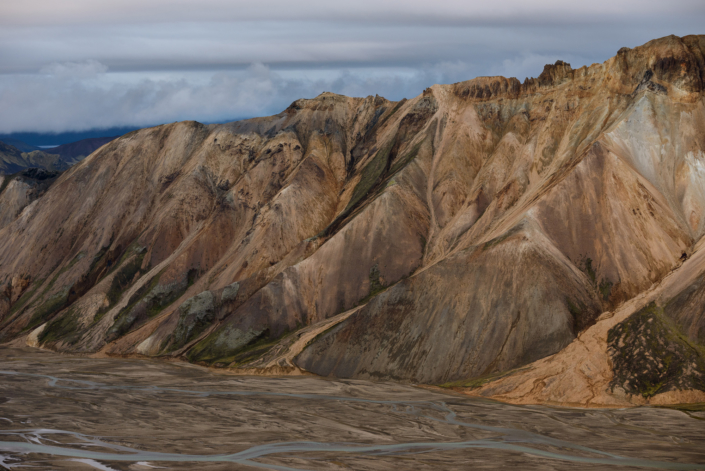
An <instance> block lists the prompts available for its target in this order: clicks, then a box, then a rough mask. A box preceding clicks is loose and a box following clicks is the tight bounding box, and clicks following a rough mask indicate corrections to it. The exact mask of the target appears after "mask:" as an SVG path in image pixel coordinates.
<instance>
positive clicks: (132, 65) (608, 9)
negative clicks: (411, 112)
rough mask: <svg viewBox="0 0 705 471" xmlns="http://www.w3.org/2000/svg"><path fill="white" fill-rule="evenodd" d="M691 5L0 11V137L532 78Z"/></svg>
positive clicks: (511, 1)
mask: <svg viewBox="0 0 705 471" xmlns="http://www.w3.org/2000/svg"><path fill="white" fill-rule="evenodd" d="M704 20H705V0H669V1H668V2H666V1H663V0H658V1H654V0H591V1H589V2H585V1H581V2H577V1H565V0H563V1H558V0H533V1H530V0H502V1H488V0H483V1H474V0H434V1H431V0H425V1H419V0H391V1H390V0H358V1H345V2H344V1H335V0H326V1H321V0H298V1H291V0H289V1H283V0H273V1H269V0H260V1H252V0H248V1H240V0H198V1H191V0H100V1H96V0H62V1H56V0H21V1H20V0H3V1H2V2H0V134H11V133H44V134H46V133H66V132H74V133H75V132H83V131H89V130H96V129H97V130H100V129H107V128H116V127H121V128H136V127H144V126H151V125H156V124H161V123H167V122H173V121H180V120H186V119H193V120H197V121H201V122H205V123H210V122H224V121H232V120H236V119H242V118H248V117H254V116H265V115H270V114H275V113H278V112H280V111H282V110H283V109H285V108H286V107H287V106H288V105H289V104H290V103H291V102H293V101H294V100H296V99H298V98H312V97H315V96H317V95H318V94H320V93H322V92H324V91H332V92H336V93H342V94H345V95H349V96H367V95H374V94H379V95H381V96H384V97H386V98H388V99H390V100H399V99H401V98H405V97H406V98H411V97H414V96H416V95H418V94H420V93H421V92H422V91H423V89H424V88H426V87H428V86H430V85H433V84H435V83H453V82H458V81H462V80H468V79H471V78H474V77H477V76H486V75H504V76H507V77H517V78H519V79H520V80H522V81H523V80H524V78H525V77H536V76H538V75H539V74H540V73H541V71H542V70H543V66H544V64H547V63H553V62H555V61H556V60H558V59H561V60H564V61H566V62H569V63H571V65H572V66H573V67H574V68H577V67H580V66H582V65H590V64H592V63H595V62H603V61H605V60H607V59H609V58H610V57H611V56H613V55H615V53H616V52H617V50H618V49H619V48H621V47H623V46H627V47H635V46H638V45H641V44H643V43H645V42H647V41H649V40H651V39H655V38H658V37H662V36H667V35H669V34H675V35H678V36H685V35H687V34H705V26H703V25H704V24H705V21H704Z"/></svg>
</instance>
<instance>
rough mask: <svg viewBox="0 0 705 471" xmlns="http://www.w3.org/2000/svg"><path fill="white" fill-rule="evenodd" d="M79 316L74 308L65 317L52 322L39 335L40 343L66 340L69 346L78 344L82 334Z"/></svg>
mask: <svg viewBox="0 0 705 471" xmlns="http://www.w3.org/2000/svg"><path fill="white" fill-rule="evenodd" d="M79 327H80V323H79V316H78V313H77V312H76V310H75V309H74V308H71V309H69V310H68V311H67V312H66V313H65V314H64V315H63V316H60V317H58V318H56V319H54V320H52V321H50V322H49V323H48V324H47V325H46V327H44V330H42V333H41V334H40V335H39V343H40V344H45V343H54V342H57V341H59V340H64V341H65V342H66V343H68V344H69V345H74V344H75V343H76V342H78V340H79V338H80V334H79V332H78V329H79Z"/></svg>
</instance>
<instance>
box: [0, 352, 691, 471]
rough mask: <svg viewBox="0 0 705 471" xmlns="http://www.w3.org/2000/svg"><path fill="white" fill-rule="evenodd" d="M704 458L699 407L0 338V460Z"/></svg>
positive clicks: (309, 465) (149, 463)
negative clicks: (12, 344) (560, 397)
mask: <svg viewBox="0 0 705 471" xmlns="http://www.w3.org/2000/svg"><path fill="white" fill-rule="evenodd" d="M2 468H4V469H11V470H14V469H71V470H74V469H75V470H83V469H85V470H91V469H98V470H150V469H198V470H230V469H243V470H247V469H251V470H254V469H273V470H350V469H354V470H388V469H404V470H407V469H414V470H417V469H418V470H439V469H443V470H446V469H447V470H453V469H458V470H460V469H463V470H465V469H508V468H514V469H556V470H559V469H594V470H598V469H600V470H602V469H614V470H618V469H682V470H691V469H692V470H695V469H703V470H705V413H704V412H698V411H688V410H685V411H683V410H676V409H665V408H654V407H639V408H632V409H571V408H556V407H545V406H514V405H508V404H502V403H498V402H493V401H488V400H481V399H474V398H467V397H464V396H460V395H455V394H444V393H443V392H436V391H431V390H428V389H422V388H418V387H414V386H413V385H402V384H396V383H376V382H368V381H358V380H329V379H323V378H318V377H314V376H303V377H245V376H234V375H228V374H224V373H223V372H221V371H218V370H210V369H207V368H203V367H199V366H195V365H190V364H185V363H167V362H161V361H149V360H142V359H114V358H110V359H95V358H88V357H80V356H68V355H60V354H56V353H52V352H45V351H37V350H29V349H11V348H0V469H2Z"/></svg>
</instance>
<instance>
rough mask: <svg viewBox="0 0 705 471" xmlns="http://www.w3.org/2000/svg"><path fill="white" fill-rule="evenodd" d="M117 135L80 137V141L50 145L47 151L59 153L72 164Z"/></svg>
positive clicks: (65, 160)
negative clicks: (55, 145)
mask: <svg viewBox="0 0 705 471" xmlns="http://www.w3.org/2000/svg"><path fill="white" fill-rule="evenodd" d="M117 137H118V136H112V137H92V138H89V139H81V140H80V141H76V142H71V143H69V144H63V145H60V146H58V147H52V148H51V149H48V152H51V153H52V154H57V155H60V156H61V159H62V160H63V161H64V162H66V163H67V164H69V165H73V164H75V163H77V162H80V161H81V160H83V159H84V158H86V157H88V156H89V155H91V154H92V153H93V152H95V151H96V150H98V149H99V148H101V147H102V146H104V145H105V144H107V143H108V142H110V141H112V140H114V139H116V138H117Z"/></svg>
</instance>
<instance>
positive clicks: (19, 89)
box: [0, 61, 468, 133]
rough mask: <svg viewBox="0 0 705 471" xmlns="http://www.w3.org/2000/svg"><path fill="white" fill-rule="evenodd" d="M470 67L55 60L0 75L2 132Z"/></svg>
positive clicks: (410, 87) (269, 104) (137, 119)
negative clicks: (184, 71) (28, 71)
mask: <svg viewBox="0 0 705 471" xmlns="http://www.w3.org/2000/svg"><path fill="white" fill-rule="evenodd" d="M466 70H468V66H467V65H464V64H461V63H459V62H456V63H439V64H437V66H435V67H429V68H428V70H426V69H419V70H411V69H410V70H387V71H384V70H382V71H380V70H375V71H369V70H367V71H356V70H349V69H346V70H342V71H335V70H333V71H318V72H315V71H279V72H277V71H273V70H272V69H271V68H270V67H268V66H266V65H264V64H262V63H255V64H252V65H250V66H249V67H248V68H247V69H245V70H242V71H219V72H215V73H212V74H210V75H209V74H198V75H195V76H191V77H184V76H181V75H179V74H174V75H171V76H169V75H166V76H164V77H162V78H159V79H153V78H150V77H149V75H150V74H111V73H109V72H107V68H106V67H105V66H104V65H103V64H100V63H99V62H96V61H86V62H83V63H78V64H77V63H68V64H51V65H50V66H47V67H45V68H43V69H42V71H43V73H42V74H33V75H4V76H0V109H3V110H13V112H12V113H2V114H0V132H2V133H12V132H32V131H36V132H64V131H80V130H88V129H95V128H109V127H116V126H147V125H154V124H159V123H164V122H172V121H175V120H184V119H194V120H199V121H203V122H218V121H224V120H229V119H237V118H243V117H252V116H262V115H268V114H275V113H278V112H280V111H282V110H283V109H285V108H286V107H287V106H288V105H289V104H290V103H291V102H293V101H294V100H296V99H298V98H301V97H309V98H311V97H314V96H316V95H318V94H320V93H321V92H323V91H333V92H337V93H343V94H346V95H350V96H367V95H373V94H375V93H379V94H380V95H383V96H384V95H386V96H387V97H389V98H392V99H396V100H398V99H401V98H403V97H405V96H406V97H412V96H416V95H417V94H419V93H420V92H421V91H422V90H423V89H424V88H425V87H427V86H429V85H431V84H433V83H436V82H444V81H445V82H447V81H449V80H448V79H449V78H451V77H455V76H456V75H462V74H461V73H460V72H459V71H466ZM208 75H209V76H208ZM96 77H100V80H96ZM465 78H467V77H465Z"/></svg>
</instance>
